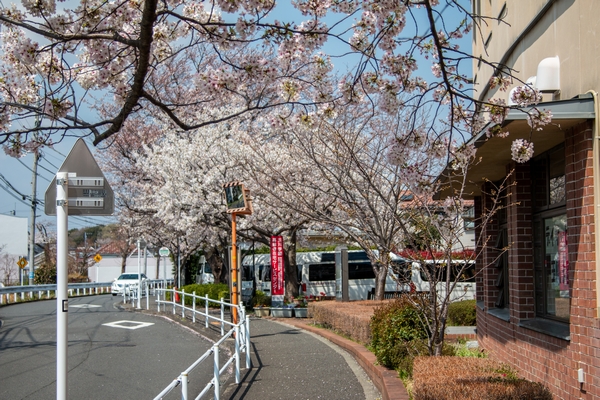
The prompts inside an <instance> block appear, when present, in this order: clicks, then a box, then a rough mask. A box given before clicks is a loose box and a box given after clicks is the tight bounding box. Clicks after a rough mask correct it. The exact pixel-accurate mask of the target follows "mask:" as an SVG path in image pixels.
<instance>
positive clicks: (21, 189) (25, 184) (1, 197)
mask: <svg viewBox="0 0 600 400" xmlns="http://www.w3.org/2000/svg"><path fill="white" fill-rule="evenodd" d="M460 2H461V4H462V5H463V6H464V7H467V8H469V7H470V6H469V3H470V1H469V0H460ZM441 3H442V4H443V2H441ZM280 4H282V6H281V8H280V9H278V10H277V11H276V12H275V13H274V14H273V15H272V18H274V19H280V20H285V21H289V20H290V19H292V20H294V22H300V21H302V20H303V19H304V18H303V17H302V16H301V15H300V14H299V13H298V12H297V11H296V10H295V9H293V8H291V6H290V5H289V4H286V1H285V0H283V1H280ZM451 11H452V10H451V9H450V8H449V9H448V12H451ZM292 13H293V14H292ZM290 15H293V16H292V17H291V18H290ZM296 16H297V17H296ZM448 17H449V18H451V15H449V16H448ZM407 22H408V21H407ZM405 31H406V32H407V35H408V34H409V29H408V28H407V29H406V30H405ZM410 33H412V32H410ZM420 33H423V32H420ZM461 47H462V48H463V49H464V50H466V51H469V49H470V38H465V39H464V44H462V45H461ZM330 49H331V47H330ZM331 50H333V49H331ZM336 50H338V51H339V49H336ZM325 51H328V45H326V47H325ZM333 62H334V64H335V65H336V67H337V68H339V69H340V70H341V72H346V68H347V64H346V63H345V62H343V61H342V60H340V59H337V60H336V59H334V60H333ZM346 62H347V60H346ZM422 65H423V67H422V70H420V71H419V72H418V74H419V75H421V76H423V77H424V78H425V79H426V80H427V79H428V77H430V76H431V70H430V63H428V62H425V63H423V64H422ZM76 139H77V138H74V137H68V138H66V139H64V140H63V141H62V142H60V143H58V144H56V145H55V146H54V148H46V149H44V151H43V157H42V158H41V159H40V162H39V165H38V179H37V198H38V200H41V201H43V200H44V194H45V192H46V190H47V188H48V185H49V184H50V182H51V181H52V179H53V178H54V176H55V174H56V172H57V171H58V169H59V168H60V166H61V164H62V163H63V161H64V159H65V157H66V156H67V155H68V153H69V151H70V150H71V148H72V147H73V144H74V143H75V141H76ZM86 142H87V144H88V147H89V148H90V150H91V151H92V153H93V154H94V153H95V152H96V148H95V147H94V146H93V145H92V144H91V139H87V140H86ZM32 167H33V156H32V155H27V156H25V157H23V158H20V159H15V158H13V157H9V156H8V155H6V154H5V153H4V151H2V150H0V214H4V215H14V216H16V217H21V218H29V216H30V213H31V195H32V187H31V181H32ZM23 197H25V199H24V198H23ZM36 221H37V222H44V223H48V224H50V228H52V227H53V226H55V225H56V217H50V216H46V215H45V213H44V208H43V206H39V207H38V209H37V213H36ZM114 221H115V218H114V217H88V216H86V217H79V216H77V217H75V216H71V217H69V229H73V228H82V227H87V226H95V225H99V224H109V223H112V222H114ZM51 230H53V229H51Z"/></svg>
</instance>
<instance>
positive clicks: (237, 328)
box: [233, 325, 240, 383]
mask: <svg viewBox="0 0 600 400" xmlns="http://www.w3.org/2000/svg"><path fill="white" fill-rule="evenodd" d="M233 329H234V330H235V383H240V340H239V337H240V326H239V325H236V326H235V327H234V328H233Z"/></svg>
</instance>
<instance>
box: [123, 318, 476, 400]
mask: <svg viewBox="0 0 600 400" xmlns="http://www.w3.org/2000/svg"><path fill="white" fill-rule="evenodd" d="M123 308H127V309H130V310H133V307H131V306H124V307H123ZM141 311H142V312H144V310H141ZM145 312H150V313H153V314H156V308H155V307H152V306H151V310H150V311H147V310H146V311H145ZM160 315H162V316H164V317H168V318H170V319H172V320H173V321H174V322H176V323H179V324H183V325H186V326H187V327H189V328H191V329H193V330H196V331H198V332H201V333H203V334H209V336H211V334H210V332H207V330H206V329H205V328H204V324H201V323H196V324H193V323H192V322H191V321H188V320H186V321H182V319H181V317H180V314H179V313H178V314H175V315H174V314H172V313H171V312H170V311H167V312H163V313H160ZM310 322H311V320H310V319H303V318H279V319H277V318H257V317H254V316H252V317H251V321H250V339H251V343H252V353H251V359H252V368H251V369H250V370H246V369H243V370H242V376H241V383H240V384H239V385H237V384H235V382H233V381H232V380H229V381H228V382H227V383H226V384H225V385H223V386H222V388H223V392H222V394H221V399H226V400H280V399H286V400H294V399H299V400H300V399H301V400H313V399H326V400H351V399H357V400H358V399H365V400H408V399H409V397H408V393H407V391H406V389H405V388H404V385H403V384H402V382H401V381H400V379H399V378H398V377H397V373H396V372H395V371H390V370H388V369H386V368H384V367H382V366H380V365H378V364H377V361H376V359H375V356H374V355H373V353H371V352H370V351H369V350H367V349H366V348H365V347H364V346H361V345H360V344H358V343H356V342H353V341H351V340H348V339H345V338H343V337H341V336H339V335H336V334H335V333H333V332H331V331H329V330H327V329H321V328H317V327H315V326H313V325H311V324H310ZM211 328H212V329H211ZM211 328H209V329H208V331H212V334H213V335H214V334H215V333H216V331H217V329H215V328H214V327H211ZM453 333H454V332H453ZM456 333H458V332H456ZM460 333H462V334H466V333H467V332H466V331H465V332H462V331H461V332H460ZM469 333H471V332H469ZM215 339H218V338H217V337H216V336H215Z"/></svg>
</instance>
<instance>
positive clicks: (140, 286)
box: [137, 239, 142, 310]
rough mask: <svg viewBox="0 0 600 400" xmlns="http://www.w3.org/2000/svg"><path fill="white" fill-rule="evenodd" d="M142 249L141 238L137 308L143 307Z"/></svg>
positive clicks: (138, 245)
mask: <svg viewBox="0 0 600 400" xmlns="http://www.w3.org/2000/svg"><path fill="white" fill-rule="evenodd" d="M140 253H141V249H140V239H138V241H137V261H138V287H137V309H138V310H139V309H140V308H142V304H141V295H142V271H141V265H142V258H141V254H140Z"/></svg>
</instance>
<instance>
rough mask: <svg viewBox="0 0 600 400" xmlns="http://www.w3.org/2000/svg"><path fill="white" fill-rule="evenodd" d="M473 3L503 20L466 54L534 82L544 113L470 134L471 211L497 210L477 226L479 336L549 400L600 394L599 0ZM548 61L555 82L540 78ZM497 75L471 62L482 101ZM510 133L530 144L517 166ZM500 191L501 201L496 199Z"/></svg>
mask: <svg viewBox="0 0 600 400" xmlns="http://www.w3.org/2000/svg"><path fill="white" fill-rule="evenodd" d="M472 3H473V9H474V11H475V12H476V13H477V14H479V15H487V16H492V17H494V18H500V19H501V20H503V21H504V22H506V23H504V22H499V23H497V22H495V21H494V22H491V21H488V22H487V23H485V24H483V23H482V24H481V27H482V30H481V31H477V32H476V36H477V37H475V38H474V39H473V50H474V51H475V54H476V55H477V52H479V53H480V54H482V55H483V57H487V58H488V59H489V58H491V59H492V60H493V61H497V62H500V63H501V64H504V65H506V66H507V67H509V68H511V69H512V70H513V71H515V73H516V74H517V76H518V77H519V78H520V79H521V80H522V81H523V82H532V83H533V84H534V85H535V86H536V87H538V89H540V90H542V91H543V92H544V93H545V94H544V99H543V102H542V103H540V104H539V105H538V107H540V108H543V109H547V110H550V111H551V112H552V114H553V120H552V124H550V125H547V126H546V127H544V129H543V130H541V131H535V130H533V131H532V129H531V128H530V127H529V125H528V124H527V121H526V117H525V114H523V113H522V112H519V111H516V110H512V111H511V112H510V113H509V115H508V117H507V119H506V121H505V122H504V123H503V124H502V126H503V128H504V129H505V130H506V131H508V132H510V136H509V137H508V138H504V139H502V138H492V139H487V138H486V135H485V132H484V131H482V132H481V133H479V134H478V135H477V136H475V137H474V138H473V139H472V142H474V143H475V144H476V146H477V147H478V153H477V155H478V156H479V157H481V160H482V161H481V163H480V164H478V165H477V166H474V167H473V168H472V169H471V170H470V172H469V176H468V179H469V181H470V182H471V184H472V186H471V187H470V190H469V191H470V192H471V193H472V194H473V199H474V200H475V210H476V211H475V213H476V218H477V217H480V216H482V215H484V214H485V213H486V210H489V209H490V208H491V207H492V206H493V205H498V204H499V203H498V202H500V204H501V205H502V207H501V210H500V211H499V212H497V213H496V214H495V215H494V217H493V218H492V221H491V223H489V224H487V225H486V226H483V227H481V228H479V229H478V230H477V231H476V235H478V237H480V238H482V237H485V238H487V239H488V240H487V246H486V247H485V248H480V250H481V252H482V253H481V257H479V258H478V260H477V265H478V271H479V274H478V281H477V339H478V341H479V344H480V347H482V348H484V349H485V350H486V351H488V352H489V353H490V354H491V356H492V357H493V358H495V359H498V360H501V361H504V362H506V363H508V364H510V365H512V366H513V367H514V368H515V369H516V370H517V371H518V372H519V374H520V375H521V376H522V377H524V378H526V379H529V380H533V381H539V382H543V383H544V384H546V385H547V386H548V388H549V389H550V390H551V391H552V392H553V394H554V396H555V398H557V399H600V300H599V296H598V292H599V285H600V279H599V278H600V276H599V273H600V237H599V236H598V235H596V226H597V224H598V223H600V209H599V207H600V182H598V180H599V179H600V161H599V160H600V147H599V146H600V143H599V141H600V139H599V136H600V130H599V129H598V120H597V117H598V98H597V94H596V92H597V91H598V90H599V86H600V68H599V67H598V62H597V57H598V55H599V54H600V52H599V51H598V50H599V47H600V43H598V39H597V35H598V34H599V33H600V30H598V28H597V26H598V24H597V21H596V18H597V16H598V15H600V1H595V0H554V1H552V0H531V1H527V2H523V1H516V0H509V1H496V0H473V2H472ZM486 55H488V56H486ZM543 60H544V61H543ZM548 62H550V64H551V66H552V67H551V68H550V69H551V70H552V71H553V72H554V73H557V74H558V78H557V77H554V78H552V79H550V80H549V79H548V77H547V76H546V75H545V74H546V73H547V72H548V70H547V69H545V66H547V65H548V64H547V63H548ZM494 72H495V71H493V70H492V69H491V68H490V67H488V66H486V65H481V64H480V63H475V64H474V76H475V88H476V90H477V93H478V94H479V96H480V99H481V100H487V99H492V98H495V99H497V98H505V99H506V97H507V93H505V92H499V91H495V90H493V89H491V88H490V86H489V85H488V84H487V82H488V81H489V78H490V77H491V76H492V75H493V74H494ZM548 82H553V83H548ZM519 84H522V83H518V82H515V86H516V85H519ZM517 138H524V139H526V140H529V141H531V142H532V143H533V144H534V150H535V154H534V157H533V158H532V159H531V160H530V161H528V162H526V163H522V164H520V163H516V162H514V161H512V159H511V143H512V141H513V140H514V139H517ZM498 187H503V188H505V193H506V196H499V197H496V196H494V193H495V192H496V191H495V190H496V188H498ZM469 191H468V192H469Z"/></svg>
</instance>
